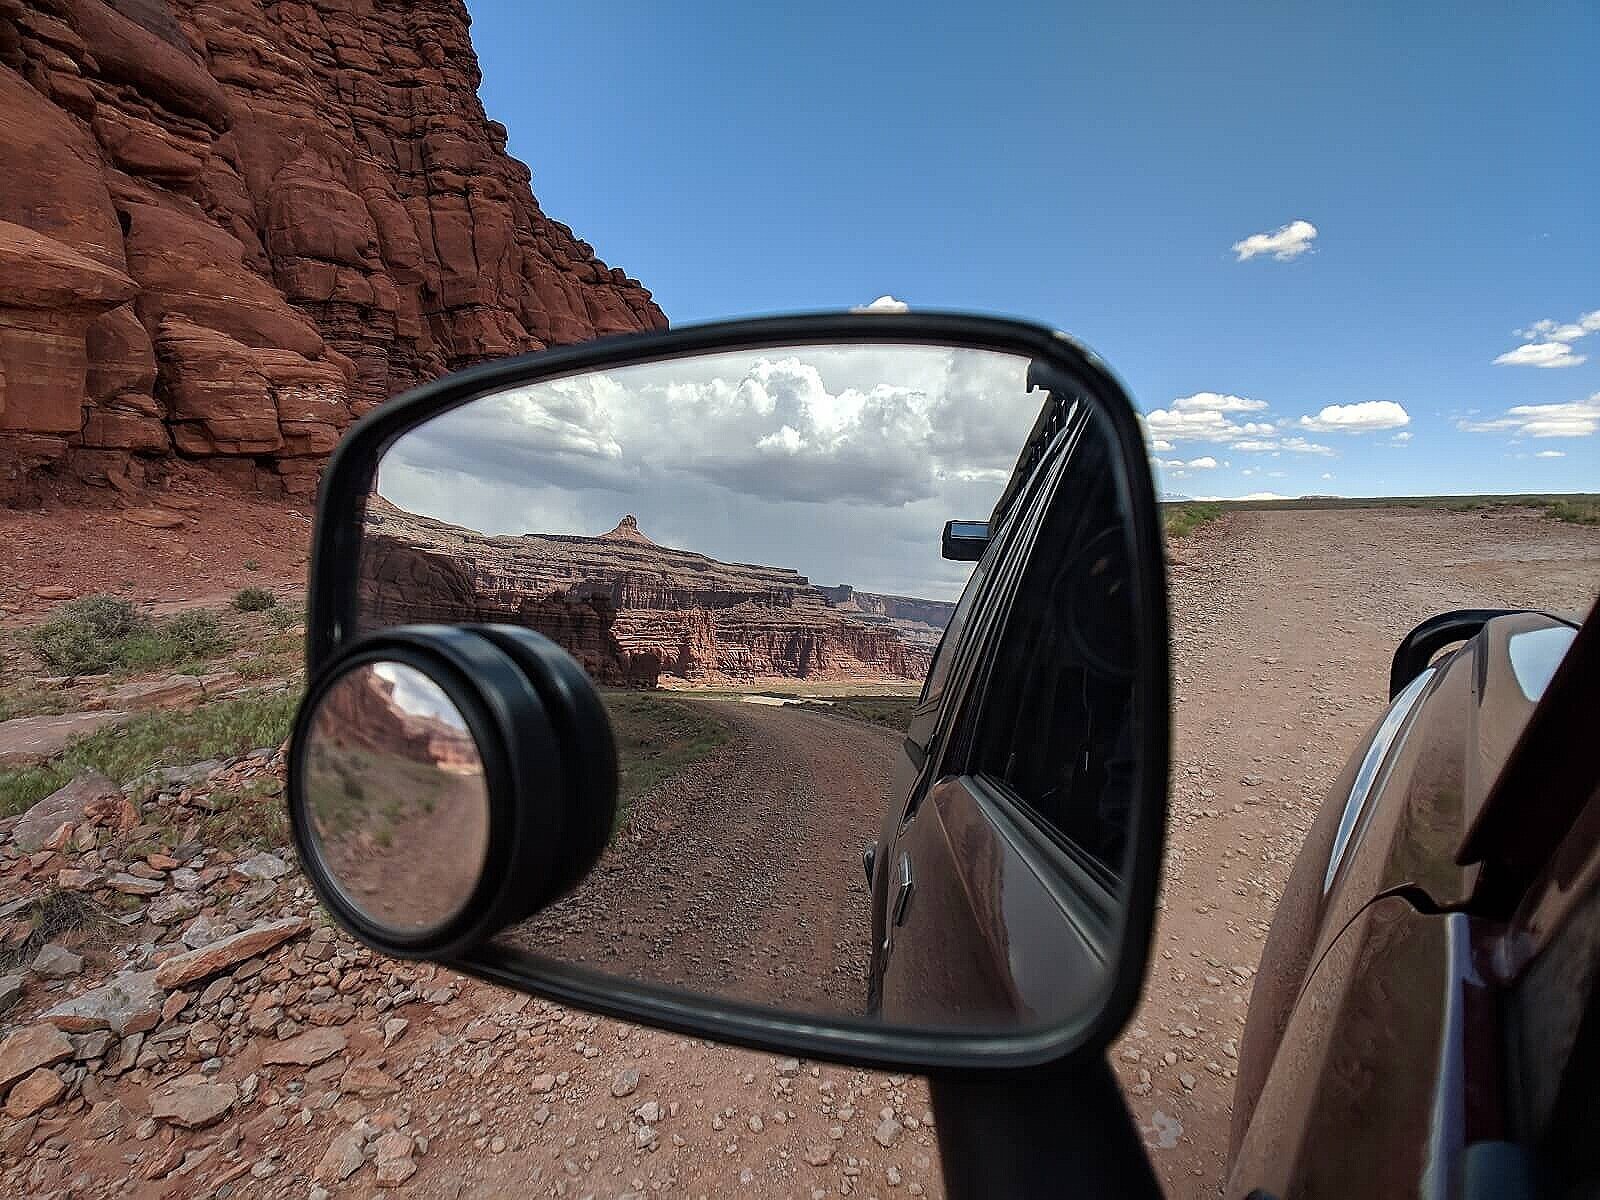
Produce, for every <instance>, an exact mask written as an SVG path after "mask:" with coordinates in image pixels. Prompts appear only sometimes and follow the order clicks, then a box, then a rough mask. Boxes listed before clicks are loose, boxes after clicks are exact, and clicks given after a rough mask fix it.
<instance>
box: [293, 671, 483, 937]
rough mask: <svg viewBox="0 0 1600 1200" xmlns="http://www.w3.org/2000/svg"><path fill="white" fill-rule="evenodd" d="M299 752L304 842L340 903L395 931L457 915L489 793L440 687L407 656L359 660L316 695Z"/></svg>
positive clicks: (474, 867) (477, 856) (479, 862)
mask: <svg viewBox="0 0 1600 1200" xmlns="http://www.w3.org/2000/svg"><path fill="white" fill-rule="evenodd" d="M302 752H303V754H304V756H305V758H304V763H305V767H304V780H305V811H306V815H307V817H308V821H307V828H308V830H309V832H310V834H311V844H312V849H313V852H314V853H315V854H317V856H318V857H319V858H320V859H321V860H322V864H323V866H324V867H325V868H326V875H327V878H328V879H329V880H330V881H331V883H332V884H333V886H335V887H337V888H338V889H339V891H340V892H341V893H342V894H343V896H344V898H345V900H346V901H347V902H348V903H349V904H351V905H352V906H353V907H354V908H355V909H357V910H358V911H359V912H360V913H361V914H362V915H363V916H364V917H365V918H366V919H367V920H369V921H371V922H372V923H373V924H375V925H378V926H380V927H382V928H383V929H385V930H388V931H391V932H392V933H395V934H400V935H411V934H418V933H423V932H426V931H428V930H432V929H437V928H439V927H440V926H442V925H444V924H445V923H446V922H448V921H449V920H450V919H451V918H452V917H455V916H456V915H457V914H458V913H459V912H460V911H461V909H462V907H463V906H464V905H465V904H466V903H467V901H468V899H470V898H471V896H472V893H473V890H474V888H476V886H477V883H478V879H479V876H480V875H481V873H482V870H483V864H484V859H485V856H486V854H487V851H488V845H489V790H488V787H487V785H486V784H485V782H484V776H483V763H482V761H481V760H480V759H479V756H478V747H477V744H476V743H475V742H474V741H473V738H472V734H471V732H470V731H469V730H468V729H467V723H466V721H465V719H464V718H463V717H462V715H461V713H460V711H459V710H458V709H457V708H456V706H455V704H454V703H453V702H452V701H451V700H450V698H449V697H448V696H446V695H445V694H444V692H443V690H441V689H440V687H439V685H438V684H436V683H435V682H434V681H433V680H432V679H430V678H429V677H428V676H427V675H425V674H423V673H422V672H421V671H419V670H417V669H416V668H415V667H412V666H409V665H407V664H406V663H401V662H364V663H359V664H357V665H355V666H353V667H352V668H351V669H350V670H349V671H347V672H346V673H345V674H344V675H342V676H341V677H340V678H338V679H337V680H335V681H334V682H333V683H332V684H330V685H329V686H328V687H327V688H326V689H325V690H324V691H323V692H322V695H321V697H320V699H319V702H318V707H317V709H316V711H315V713H313V714H312V716H311V721H310V723H309V725H308V727H307V733H306V738H305V745H304V747H303V749H302Z"/></svg>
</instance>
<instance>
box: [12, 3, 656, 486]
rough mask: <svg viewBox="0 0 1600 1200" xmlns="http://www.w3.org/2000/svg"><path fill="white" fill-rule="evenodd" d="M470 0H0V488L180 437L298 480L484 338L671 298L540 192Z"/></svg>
mask: <svg viewBox="0 0 1600 1200" xmlns="http://www.w3.org/2000/svg"><path fill="white" fill-rule="evenodd" d="M467 30H468V17H467V13H466V9H465V6H464V5H463V3H462V2H461V0H412V2H410V3H406V4H398V3H395V4H385V3H376V2H374V0H299V2H295V3H288V2H282V0H0V113H4V114H5V118H4V120H3V121H0V173H3V177H4V185H3V186H0V498H3V497H4V496H5V495H6V494H9V495H10V497H11V498H15V496H16V495H17V494H18V493H19V492H20V491H22V490H25V487H26V480H27V479H28V477H29V476H30V474H31V473H32V472H34V471H36V470H39V469H41V468H44V467H47V466H51V465H55V466H57V467H59V466H68V467H71V468H73V469H75V470H77V471H78V472H79V473H80V474H85V475H88V476H90V477H95V476H104V475H111V476H113V477H116V478H118V479H126V478H127V477H128V476H129V475H130V474H132V475H134V476H138V475H140V474H141V473H142V472H143V470H144V466H145V465H149V464H159V463H160V461H161V460H162V459H165V458H169V457H171V456H175V455H182V456H185V457H192V458H198V459H203V460H205V461H206V462H207V463H208V464H210V465H212V466H214V467H216V468H217V469H219V470H222V471H224V472H226V473H228V474H232V475H235V476H237V477H239V478H240V480H241V481H243V482H248V483H251V484H253V485H257V486H267V487H271V488H279V489H286V490H288V491H290V492H292V493H296V494H302V495H303V494H306V493H308V492H309V491H310V490H311V489H312V488H313V487H314V484H315V479H316V475H317V473H318V471H319V469H320V465H321V460H322V459H323V457H324V456H325V455H326V454H327V452H328V451H329V449H330V448H331V447H332V446H333V444H334V442H335V441H336V439H337V437H338V435H339V432H340V430H341V429H342V428H343V427H344V426H345V425H347V424H348V423H349V422H350V421H351V420H352V419H353V418H354V417H355V416H357V415H359V414H360V413H361V412H363V411H365V410H367V409H369V408H371V407H372V406H374V405H376V404H379V403H381V402H382V401H383V400H384V399H386V398H387V397H389V396H391V395H393V394H395V393H396V392H399V391H401V390H404V389H405V388H407V387H410V386H411V385H413V384H415V383H417V382H419V381H421V380H424V379H427V378H431V377H433V376H435V375H438V374H440V373H442V372H444V371H447V370H450V369H453V368H455V367H458V366H462V365H465V364H467V363H471V362H474V361H478V360H480V359H484V358H489V357H494V356H498V355H504V354H509V353H513V352H517V351H522V350H529V349H538V348H540V347H543V346H546V345H550V344H555V343H565V342H573V341H578V340H581V339H584V338H587V337H591V336H595V335H598V334H606V333H615V332H623V331H628V330H637V329H646V328H651V327H654V326H659V325H662V324H664V323H665V319H664V318H663V317H662V315H661V313H660V311H659V310H658V309H657V308H656V307H655V305H654V304H653V303H652V302H651V300H650V294H649V293H648V292H647V291H645V290H644V289H643V288H642V287H640V286H639V285H638V284H637V283H636V282H634V281H633V280H631V279H628V278H627V277H626V276H625V275H624V274H623V273H622V272H621V271H620V270H616V269H612V268H608V267H607V266H606V265H605V264H604V263H602V262H600V261H599V260H598V259H597V258H596V257H595V255H594V252H593V250H592V248H591V247H590V246H588V245H587V244H586V243H584V242H582V241H580V240H578V239H577V238H576V237H575V236H574V235H573V233H572V231H571V230H570V229H568V228H567V227H566V226H564V225H562V224H560V223H558V222H556V221H553V220H551V219H549V218H548V217H546V216H545V215H544V214H543V213H542V212H541V211H540V209H539V206H538V204H537V202H536V201H535V200H534V198H533V195H532V193H531V191H530V190H529V172H528V169H527V168H526V167H525V166H523V165H522V164H521V163H519V162H517V161H516V160H514V159H512V158H510V157H509V156H508V155H507V154H506V153H505V143H506V131H505V129H504V127H503V126H501V125H499V124H498V123H497V122H494V121H491V120H489V119H488V118H487V117H486V115H485V113H484V111H483V108H482V105H481V104H480V102H479V100H478V97H477V86H478V81H479V74H478V67H477V61H476V59H475V58H474V56H473V52H472V45H471V41H470V39H469V37H468V32H467Z"/></svg>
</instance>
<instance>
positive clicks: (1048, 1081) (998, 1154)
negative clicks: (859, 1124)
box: [928, 1055, 1161, 1200]
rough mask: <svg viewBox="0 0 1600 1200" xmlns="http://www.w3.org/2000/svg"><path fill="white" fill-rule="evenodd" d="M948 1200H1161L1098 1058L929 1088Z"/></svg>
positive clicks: (933, 1083) (952, 1079)
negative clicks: (1076, 1199) (1077, 1199)
mask: <svg viewBox="0 0 1600 1200" xmlns="http://www.w3.org/2000/svg"><path fill="white" fill-rule="evenodd" d="M928 1090H929V1093H930V1094H931V1096H932V1099H933V1113H934V1130H935V1132H936V1133H937V1134H938V1137H939V1157H940V1158H941V1160H942V1161H943V1164H944V1184H945V1194H946V1195H947V1196H948V1197H949V1198H950V1200H978V1198H979V1197H988V1196H1010V1197H1016V1198H1017V1200H1031V1198H1033V1197H1041V1198H1042V1197H1056V1196H1060V1195H1063V1194H1066V1193H1070V1194H1072V1195H1074V1196H1084V1197H1096V1196H1107V1197H1111V1196H1115V1197H1119V1198H1128V1200H1160V1196H1161V1185H1160V1184H1159V1183H1157V1182H1156V1177H1155V1173H1154V1171H1153V1170H1152V1169H1151V1165H1150V1158H1149V1156H1148V1155H1147V1154H1146V1153H1145V1149H1144V1142H1143V1139H1142V1138H1141V1137H1140V1136H1139V1127H1138V1125H1137V1123H1136V1122H1135V1121H1134V1118H1133V1114H1132V1113H1130V1112H1129V1111H1128V1106H1127V1103H1126V1102H1125V1101H1124V1099H1123V1096H1122V1089H1121V1088H1120V1087H1118V1086H1117V1079H1116V1076H1115V1075H1114V1074H1113V1073H1112V1071H1111V1067H1110V1065H1109V1064H1108V1063H1107V1062H1106V1060H1105V1058H1104V1057H1102V1056H1100V1055H1092V1056H1083V1057H1081V1058H1078V1059H1076V1060H1074V1059H1068V1060H1067V1062H1066V1063H1065V1064H1064V1065H1063V1066H1060V1067H1057V1068H1054V1069H1050V1070H1045V1071H1039V1072H1027V1073H1017V1074H1014V1075H1006V1074H1001V1075H994V1076H974V1075H946V1076H940V1075H935V1076H933V1077H931V1078H930V1079H929V1080H928Z"/></svg>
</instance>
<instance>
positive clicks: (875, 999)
mask: <svg viewBox="0 0 1600 1200" xmlns="http://www.w3.org/2000/svg"><path fill="white" fill-rule="evenodd" d="M1090 411H1091V410H1089V409H1088V408H1087V406H1083V405H1079V404H1074V402H1073V401H1072V400H1071V399H1070V398H1068V399H1057V398H1054V397H1052V399H1051V401H1050V402H1049V403H1047V404H1046V406H1045V413H1044V414H1043V415H1042V416H1041V425H1040V427H1039V432H1040V434H1041V436H1040V437H1036V438H1035V439H1034V440H1033V441H1031V442H1030V445H1031V446H1035V451H1034V452H1033V453H1030V452H1029V451H1026V450H1025V451H1024V455H1023V460H1022V462H1021V463H1020V464H1019V467H1018V470H1017V472H1016V473H1015V474H1014V476H1013V479H1012V484H1011V486H1009V487H1008V488H1007V489H1006V493H1005V495H1004V497H1003V498H1002V500H1001V502H1000V503H999V504H998V505H997V506H996V509H995V512H994V514H993V515H992V516H991V518H990V520H989V522H988V528H987V530H986V532H987V534H988V538H989V540H988V545H987V548H986V549H985V550H984V553H983V554H982V556H981V558H980V559H979V560H978V563H977V566H976V567H975V568H974V571H973V574H972V576H971V578H970V579H969V581H968V584H967V587H966V589H965V591H964V592H963V595H962V597H961V600H960V602H959V604H958V605H957V607H956V610H955V612H954V614H953V616H952V618H951V621H950V624H949V626H948V628H947V629H946V632H945V635H944V639H943V641H942V642H941V643H940V646H939V648H938V650H937V652H936V653H935V656H934V660H933V665H932V667H931V668H930V670H929V673H928V677H927V680H926V682H925V683H924V686H923V691H922V695H921V697H920V699H919V701H918V703H917V705H916V707H915V708H914V710H913V712H912V714H911V717H910V722H909V726H908V729H907V732H906V737H905V741H904V745H903V752H902V755H901V758H900V761H899V765H898V768H897V772H896V776H895V781H894V790H893V793H892V799H891V803H890V805H889V806H888V808H887V810H886V811H885V813H884V817H883V824H882V828H881V829H880V831H879V837H878V840H877V842H876V843H875V844H874V845H873V846H872V847H869V849H868V853H867V856H866V862H867V864H868V870H869V873H870V875H871V880H870V882H871V885H872V938H873V953H872V964H871V971H870V976H869V1008H870V1009H871V1010H872V1011H873V1012H874V1013H876V1014H877V1015H880V1016H882V1017H883V1018H885V1019H887V1020H891V1021H896V1022H907V1023H924V1024H930V1025H947V1024H952V1023H966V1024H975V1025H980V1026H982V1025H987V1026H991V1027H993V1028H996V1029H1025V1028H1029V1027H1034V1026H1040V1025H1044V1024H1046V1023H1048V1022H1049V1021H1051V1020H1052V1019H1054V1018H1055V1017H1056V1016H1057V1015H1058V1014H1060V1013H1063V1012H1070V1011H1073V1010H1083V1009H1087V1008H1089V1007H1091V1006H1092V1004H1091V1002H1092V999H1093V995H1092V993H1093V992H1094V989H1096V988H1099V987H1100V986H1102V985H1103V982H1104V980H1105V972H1104V971H1103V970H1102V969H1100V968H1099V965H1098V964H1100V963H1101V962H1103V961H1104V960H1105V959H1106V958H1107V957H1108V950H1107V943H1108V941H1109V940H1110V939H1111V937H1112V936H1114V934H1113V930H1114V925H1115V921H1116V909H1117V901H1116V889H1117V886H1118V879H1117V872H1118V870H1119V869H1120V865H1121V864H1120V859H1121V855H1122V851H1123V846H1124V843H1123V838H1124V837H1125V833H1126V829H1127V817H1126V808H1125V805H1126V798H1125V794H1124V793H1125V792H1126V791H1127V790H1130V789H1131V788H1132V787H1133V783H1132V781H1131V779H1130V778H1129V777H1128V772H1127V771H1126V770H1125V768H1126V765H1127V760H1129V759H1131V753H1130V752H1129V750H1128V748H1127V741H1128V740H1129V738H1130V737H1131V733H1130V729H1131V727H1132V726H1133V724H1134V722H1135V719H1136V718H1135V717H1134V715H1133V713H1134V704H1133V699H1132V688H1131V683H1130V682H1129V680H1130V679H1131V676H1132V674H1133V668H1132V666H1131V660H1132V658H1133V656H1134V654H1133V649H1132V647H1130V646H1128V645H1126V644H1125V639H1119V636H1118V630H1119V629H1121V628H1126V627H1127V626H1128V625H1129V624H1130V623H1127V622H1122V621H1120V620H1119V614H1120V613H1121V612H1122V611H1123V610H1122V609H1121V608H1120V607H1119V604H1120V603H1121V602H1122V601H1123V600H1125V595H1118V594H1117V593H1118V588H1119V586H1120V580H1121V579H1122V578H1123V572H1125V569H1126V561H1125V556H1124V555H1123V553H1122V552H1121V551H1120V550H1119V548H1118V543H1119V542H1120V540H1121V532H1122V531H1121V527H1120V525H1119V524H1118V517H1117V516H1116V503H1117V501H1116V497H1115V495H1114V487H1113V477H1112V473H1111V472H1110V471H1109V470H1108V469H1107V466H1106V459H1105V454H1104V450H1103V447H1102V446H1101V445H1100V443H1099V440H1098V438H1097V431H1096V428H1095V422H1094V419H1093V418H1092V417H1091V416H1090V415H1089V414H1090ZM1086 563H1087V564H1088V565H1087V566H1086V565H1085V564H1086ZM1058 617H1059V618H1060V619H1059V620H1058V619H1057V618H1058ZM1019 629H1020V630H1025V631H1027V632H1028V634H1029V635H1030V636H1029V637H1028V638H1024V639H1022V640H1023V641H1024V643H1025V645H1026V647H1027V649H1026V650H1025V651H1024V653H1023V654H1022V656H1021V659H1022V661H1020V662H1019V661H1016V657H1017V656H1016V654H1015V647H1016V645H1017V643H1018V640H1019V636H1018V631H1019ZM1045 635H1047V636H1045ZM1008 656H1011V657H1009V658H1008ZM1035 659H1038V660H1041V661H1043V662H1044V663H1045V667H1043V668H1040V667H1039V665H1038V663H1036V662H1035V661H1034V660H1035ZM1019 695H1020V697H1021V698H1020V699H1019V698H1018V697H1019ZM1036 713H1037V715H1035V714H1036ZM1030 721H1032V722H1035V723H1038V724H1043V725H1050V724H1052V723H1056V724H1058V728H1057V730H1056V733H1057V734H1058V736H1059V739H1060V747H1065V746H1066V745H1067V744H1068V743H1069V742H1070V743H1072V745H1073V752H1072V753H1071V754H1059V753H1056V751H1057V750H1058V749H1059V748H1060V747H1052V748H1050V752H1049V753H1047V754H1045V755H1044V756H1043V758H1044V759H1045V760H1046V761H1045V764H1044V767H1043V769H1040V764H1032V766H1033V769H1031V770H1030V769H1029V764H1025V763H1021V762H1019V761H1018V760H1019V758H1026V757H1028V754H1029V748H1032V747H1034V746H1037V745H1039V744H1040V743H1041V742H1042V741H1043V740H1044V739H1041V738H1039V737H1038V736H1037V732H1038V731H1037V729H1035V728H1034V725H1033V724H1030ZM996 723H999V724H1000V725H1001V726H1002V727H1003V728H1004V730H1007V731H1012V732H1010V735H1009V741H1008V742H1006V743H1004V745H1005V749H1003V750H1001V751H999V752H998V754H997V752H996V751H994V750H993V748H991V752H990V753H989V754H988V756H987V757H988V759H989V760H990V761H987V762H986V761H985V760H986V755H985V751H984V743H985V740H986V739H987V740H988V741H989V742H991V743H994V742H995V741H996V739H995V738H994V737H992V736H988V735H986V733H985V729H986V727H988V726H991V725H994V724H996ZM1017 746H1020V747H1023V749H1022V750H1020V751H1018V750H1016V749H1014V747H1017ZM997 756H998V757H1000V758H1002V759H1003V760H1004V765H1003V767H1002V766H997V765H996V763H995V762H994V761H993V760H994V759H995V758H996V757H997ZM1058 762H1060V763H1065V764H1067V765H1066V767H1065V768H1064V769H1061V770H1055V769H1053V767H1054V765H1055V764H1057V763H1058ZM1082 813H1087V815H1083V816H1080V815H1079V814H1082ZM1062 880H1066V881H1068V882H1067V883H1066V884H1065V885H1063V883H1062V882H1061V881H1062Z"/></svg>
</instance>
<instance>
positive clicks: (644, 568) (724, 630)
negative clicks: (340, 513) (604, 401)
mask: <svg viewBox="0 0 1600 1200" xmlns="http://www.w3.org/2000/svg"><path fill="white" fill-rule="evenodd" d="M359 587H360V594H359V599H360V611H361V626H362V627H363V628H365V629H379V628H384V627H387V626H390V625H400V624H409V623H413V622H446V623H449V622H464V621H485V622H507V623H512V624H517V625H522V626H525V627H527V628H530V629H535V630H537V631H539V632H540V633H543V634H544V635H545V636H547V637H549V638H551V639H552V640H553V641H555V642H556V643H558V644H559V645H560V646H561V647H562V648H563V649H565V650H566V651H567V652H568V653H569V654H571V655H572V656H573V657H574V658H576V659H577V660H578V661H579V662H580V663H581V664H582V665H583V668H584V670H585V671H587V672H588V673H589V676H590V678H592V679H594V680H595V681H596V682H597V683H602V684H610V685H621V686H629V687H658V686H662V685H663V684H666V685H667V686H671V685H672V684H673V683H674V682H677V683H699V684H716V683H719V682H736V681H741V680H751V679H760V678H772V677H788V678H798V679H817V680H850V679H867V680H895V681H907V680H910V681H920V680H921V679H922V678H923V677H924V676H925V675H926V674H927V671H928V663H929V660H930V659H931V658H932V655H933V651H934V648H935V647H936V646H937V645H938V642H939V636H940V634H941V633H942V632H943V630H944V627H945V625H946V624H947V623H948V622H949V620H950V613H951V611H952V609H953V607H954V606H953V605H952V604H949V603H946V602H943V601H938V600H921V599H915V598H912V597H906V596H884V595H878V594H875V593H870V592H859V591H856V590H855V589H854V588H852V587H851V586H850V585H848V584H840V585H839V586H837V587H818V586H816V585H814V584H812V583H811V581H810V580H809V579H807V578H806V577H805V576H804V575H801V574H799V573H798V572H796V571H792V570H789V569H788V568H785V567H769V566H760V565H756V564H750V563H727V562H719V561H718V560H717V559H714V558H708V557H707V556H706V555H703V554H696V553H694V552H692V551H688V550H676V549H673V548H671V547H667V546H660V545H657V544H656V543H655V542H653V541H651V540H650V538H648V537H647V536H646V535H645V534H644V533H642V532H640V530H639V525H638V522H637V521H636V520H635V519H634V518H633V517H632V516H625V517H623V518H622V520H621V521H620V522H619V523H618V525H617V527H616V528H615V529H613V530H611V531H610V532H608V533H604V534H601V535H599V536H598V537H583V536H577V535H571V534H547V533H529V534H523V535H520V536H516V535H500V536H488V535H485V534H481V533H477V532H475V531H474V530H470V529H464V528H462V527H461V526H459V525H451V524H448V523H446V522H444V521H438V520H434V519H433V518H430V517H423V516H419V515H417V514H415V513H411V512H407V511H405V510H404V509H401V508H399V507H397V506H395V505H394V504H392V503H390V502H389V501H387V500H385V499H383V498H382V497H381V496H371V497H369V499H368V502H367V513H366V525H365V530H364V537H363V543H362V553H361V570H360V585H359Z"/></svg>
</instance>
